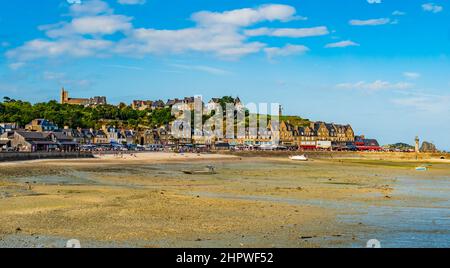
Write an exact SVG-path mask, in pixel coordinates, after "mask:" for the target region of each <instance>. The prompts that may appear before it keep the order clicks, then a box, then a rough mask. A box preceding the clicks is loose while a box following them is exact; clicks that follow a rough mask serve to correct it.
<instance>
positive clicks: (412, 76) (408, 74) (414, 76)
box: [403, 72, 422, 79]
mask: <svg viewBox="0 0 450 268" xmlns="http://www.w3.org/2000/svg"><path fill="white" fill-rule="evenodd" d="M403 76H404V77H406V78H409V79H417V78H420V77H421V76H422V75H421V74H420V73H416V72H404V73H403Z"/></svg>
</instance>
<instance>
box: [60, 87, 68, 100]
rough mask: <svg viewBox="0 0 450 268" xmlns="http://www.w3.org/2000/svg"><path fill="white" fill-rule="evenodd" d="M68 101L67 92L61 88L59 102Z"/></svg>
mask: <svg viewBox="0 0 450 268" xmlns="http://www.w3.org/2000/svg"><path fill="white" fill-rule="evenodd" d="M68 101H69V92H68V91H66V90H65V89H64V88H62V89H61V104H65V103H67V102H68Z"/></svg>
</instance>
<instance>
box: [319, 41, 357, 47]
mask: <svg viewBox="0 0 450 268" xmlns="http://www.w3.org/2000/svg"><path fill="white" fill-rule="evenodd" d="M351 46H359V44H358V43H355V42H353V41H350V40H346V41H341V42H336V43H331V44H327V45H326V46H325V47H326V48H341V47H351Z"/></svg>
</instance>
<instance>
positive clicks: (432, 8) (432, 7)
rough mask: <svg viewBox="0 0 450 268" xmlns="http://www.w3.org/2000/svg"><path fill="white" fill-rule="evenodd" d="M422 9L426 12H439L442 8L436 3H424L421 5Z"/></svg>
mask: <svg viewBox="0 0 450 268" xmlns="http://www.w3.org/2000/svg"><path fill="white" fill-rule="evenodd" d="M422 9H423V10H424V11H427V12H432V13H439V12H441V11H443V10H444V8H443V7H442V6H439V5H436V4H435V3H426V4H423V5H422Z"/></svg>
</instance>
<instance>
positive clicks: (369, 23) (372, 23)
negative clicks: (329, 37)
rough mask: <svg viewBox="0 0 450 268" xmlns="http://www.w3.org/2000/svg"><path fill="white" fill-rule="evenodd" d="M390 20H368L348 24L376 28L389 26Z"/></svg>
mask: <svg viewBox="0 0 450 268" xmlns="http://www.w3.org/2000/svg"><path fill="white" fill-rule="evenodd" d="M390 22H391V19H389V18H380V19H369V20H351V21H350V22H349V24H350V25H352V26H378V25H385V24H389V23H390Z"/></svg>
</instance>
